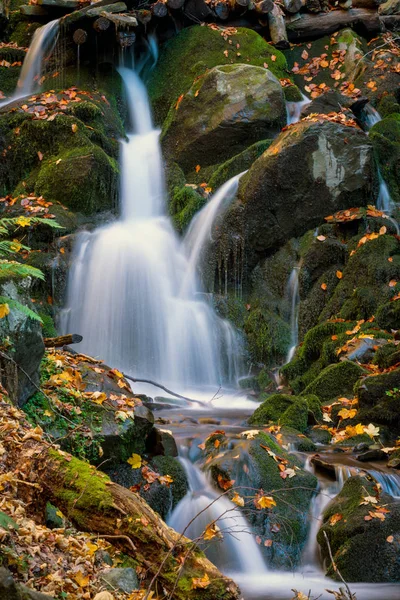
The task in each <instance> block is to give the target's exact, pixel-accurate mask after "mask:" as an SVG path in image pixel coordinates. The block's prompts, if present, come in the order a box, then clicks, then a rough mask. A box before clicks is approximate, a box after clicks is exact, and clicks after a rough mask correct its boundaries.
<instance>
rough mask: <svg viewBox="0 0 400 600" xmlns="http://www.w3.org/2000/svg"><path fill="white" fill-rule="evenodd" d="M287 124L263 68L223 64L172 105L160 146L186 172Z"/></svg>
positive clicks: (273, 82) (277, 90)
mask: <svg viewBox="0 0 400 600" xmlns="http://www.w3.org/2000/svg"><path fill="white" fill-rule="evenodd" d="M285 119H286V112H285V103H284V96H283V91H282V87H281V85H280V83H279V81H278V79H276V77H275V76H274V75H273V74H272V73H271V72H270V71H269V70H268V69H265V68H264V67H255V66H252V65H246V64H238V65H221V66H217V67H214V68H213V69H211V70H210V71H208V72H207V73H205V74H204V75H203V76H202V77H200V78H198V79H197V80H196V81H195V83H194V84H193V85H192V86H191V87H190V89H189V90H188V91H187V93H186V94H184V95H183V97H181V99H180V102H179V105H177V106H172V107H171V109H170V112H169V114H168V117H167V119H166V121H165V123H164V126H163V131H162V136H161V142H162V146H163V149H164V153H165V154H166V156H167V157H168V159H169V160H174V161H176V162H177V163H178V164H179V165H180V166H181V167H182V169H183V170H184V171H185V172H190V171H192V170H194V169H195V167H196V165H201V167H207V166H209V165H215V164H218V163H220V162H222V161H224V160H226V159H228V158H230V157H232V156H234V155H235V154H238V153H239V152H241V150H242V149H243V147H246V146H248V145H249V143H252V142H256V141H259V140H263V139H265V138H268V136H269V134H273V133H277V132H278V131H279V130H280V129H281V127H282V126H283V125H284V123H285Z"/></svg>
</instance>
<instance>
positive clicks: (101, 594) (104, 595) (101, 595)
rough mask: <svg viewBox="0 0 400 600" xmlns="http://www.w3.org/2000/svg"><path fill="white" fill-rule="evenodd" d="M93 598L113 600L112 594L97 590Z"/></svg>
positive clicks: (96, 599)
mask: <svg viewBox="0 0 400 600" xmlns="http://www.w3.org/2000/svg"><path fill="white" fill-rule="evenodd" d="M93 600H115V598H114V596H113V595H112V594H110V592H105V591H104V592H99V593H98V594H96V595H95V597H94V598H93Z"/></svg>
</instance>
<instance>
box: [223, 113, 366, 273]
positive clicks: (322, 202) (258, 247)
mask: <svg viewBox="0 0 400 600" xmlns="http://www.w3.org/2000/svg"><path fill="white" fill-rule="evenodd" d="M344 139H346V140H347V143H345V144H344V142H343V140H344ZM374 181H375V166H374V162H373V156H372V149H371V145H370V143H369V141H368V138H367V136H366V135H365V133H363V132H362V131H360V130H357V129H355V128H351V127H347V126H343V125H341V124H338V123H333V122H329V121H321V122H320V121H317V122H315V121H303V122H300V123H297V124H295V125H294V126H292V127H290V128H289V129H288V130H286V131H284V132H282V133H281V134H280V135H279V136H278V137H277V138H276V140H275V141H274V142H273V143H272V144H271V146H270V147H269V148H268V149H267V150H266V151H265V152H264V154H263V155H262V156H261V157H260V158H259V159H258V160H256V162H255V163H254V164H253V166H252V167H251V169H250V170H249V171H248V173H246V175H244V176H243V177H242V179H241V183H240V187H239V200H238V201H237V202H236V203H235V204H234V205H233V206H232V208H231V209H230V211H229V212H228V214H227V215H226V218H225V227H224V230H225V232H226V233H227V235H228V236H229V237H230V238H231V239H232V237H237V236H238V235H239V237H240V236H242V237H243V238H244V243H245V248H246V254H247V256H248V260H250V262H252V260H253V261H254V255H255V256H256V257H257V255H260V254H263V253H266V252H268V251H269V250H271V249H273V248H276V247H277V246H279V245H282V244H283V243H284V242H285V241H286V240H287V239H289V238H290V237H296V236H299V235H302V234H303V233H305V232H306V231H307V230H309V229H311V228H313V227H315V226H317V225H318V224H320V223H321V222H323V219H324V217H325V216H328V215H330V214H332V213H333V212H335V211H337V210H341V209H345V208H350V207H352V206H365V205H366V204H367V203H370V202H371V198H372V197H373V189H374ZM254 262H255V261H254Z"/></svg>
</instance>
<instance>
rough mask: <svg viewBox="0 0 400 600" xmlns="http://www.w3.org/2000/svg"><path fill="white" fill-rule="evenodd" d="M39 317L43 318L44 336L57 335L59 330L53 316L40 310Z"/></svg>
mask: <svg viewBox="0 0 400 600" xmlns="http://www.w3.org/2000/svg"><path fill="white" fill-rule="evenodd" d="M39 317H40V318H41V319H42V334H43V337H56V336H57V335H58V332H57V329H56V326H55V324H54V319H53V317H52V316H50V315H49V314H46V313H44V312H39Z"/></svg>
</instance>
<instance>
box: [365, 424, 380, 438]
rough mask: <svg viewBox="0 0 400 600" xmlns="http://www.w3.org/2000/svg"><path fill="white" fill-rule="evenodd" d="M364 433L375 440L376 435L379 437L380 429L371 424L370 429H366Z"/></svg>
mask: <svg viewBox="0 0 400 600" xmlns="http://www.w3.org/2000/svg"><path fill="white" fill-rule="evenodd" d="M364 433H366V434H367V435H369V436H370V437H372V438H373V437H375V436H376V435H379V427H375V425H373V424H372V423H370V424H369V425H368V427H364Z"/></svg>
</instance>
